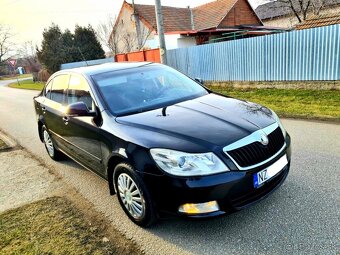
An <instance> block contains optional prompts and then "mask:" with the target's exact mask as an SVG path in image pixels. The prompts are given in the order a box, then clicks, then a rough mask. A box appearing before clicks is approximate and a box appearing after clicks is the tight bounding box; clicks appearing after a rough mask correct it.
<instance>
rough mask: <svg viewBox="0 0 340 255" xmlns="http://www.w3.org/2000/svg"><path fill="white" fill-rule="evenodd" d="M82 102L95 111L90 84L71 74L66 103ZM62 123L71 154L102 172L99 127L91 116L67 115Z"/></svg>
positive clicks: (79, 76) (82, 78) (77, 75)
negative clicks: (65, 120)
mask: <svg viewBox="0 0 340 255" xmlns="http://www.w3.org/2000/svg"><path fill="white" fill-rule="evenodd" d="M76 102H84V103H85V104H86V106H87V108H88V109H89V111H92V112H94V111H96V105H95V102H94V100H93V97H92V96H91V92H90V86H89V84H88V83H87V81H86V79H85V78H84V77H83V76H81V75H79V74H71V77H70V82H69V87H68V91H67V103H68V104H72V103H76ZM67 118H68V120H67V122H65V123H64V127H63V128H64V129H65V134H66V137H65V138H66V140H67V141H68V143H69V145H70V146H71V148H72V151H71V153H72V155H71V156H73V157H74V158H75V159H76V160H78V161H79V162H80V163H82V164H83V165H85V166H87V167H89V168H91V169H92V170H94V171H96V172H98V173H99V174H102V173H103V170H104V169H103V164H102V153H101V147H100V137H101V136H100V135H99V133H100V127H99V126H98V125H99V124H98V123H97V122H96V121H95V119H94V117H92V116H67Z"/></svg>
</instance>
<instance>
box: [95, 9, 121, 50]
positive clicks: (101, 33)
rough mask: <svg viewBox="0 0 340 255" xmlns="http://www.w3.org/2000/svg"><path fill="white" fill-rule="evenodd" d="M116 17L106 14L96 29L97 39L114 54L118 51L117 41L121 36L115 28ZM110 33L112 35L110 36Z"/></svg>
mask: <svg viewBox="0 0 340 255" xmlns="http://www.w3.org/2000/svg"><path fill="white" fill-rule="evenodd" d="M115 23H116V17H115V18H113V17H112V16H108V17H107V19H106V20H105V21H104V22H101V23H100V24H99V25H98V27H97V30H96V35H97V38H98V40H99V41H100V42H101V43H102V45H104V46H105V47H107V48H108V49H109V50H110V55H112V56H114V55H116V54H117V53H118V43H119V42H120V40H121V38H120V35H119V33H117V34H116V33H115V32H113V31H114V30H115ZM111 35H114V36H113V37H111Z"/></svg>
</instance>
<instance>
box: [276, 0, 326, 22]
mask: <svg viewBox="0 0 340 255" xmlns="http://www.w3.org/2000/svg"><path fill="white" fill-rule="evenodd" d="M325 1H326V0H277V1H276V2H275V5H273V7H271V8H273V9H279V8H281V9H288V10H290V11H291V12H292V14H294V16H295V17H296V18H297V20H298V21H299V23H301V22H302V21H304V20H306V19H307V15H308V13H310V12H312V13H313V14H314V15H319V13H320V11H321V10H322V8H324V6H325Z"/></svg>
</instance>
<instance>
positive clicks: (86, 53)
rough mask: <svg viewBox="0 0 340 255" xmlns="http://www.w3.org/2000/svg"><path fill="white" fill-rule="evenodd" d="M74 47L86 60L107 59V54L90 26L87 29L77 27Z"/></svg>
mask: <svg viewBox="0 0 340 255" xmlns="http://www.w3.org/2000/svg"><path fill="white" fill-rule="evenodd" d="M74 45H75V47H76V48H77V49H78V50H80V53H81V56H82V58H85V59H86V60H91V59H100V58H105V52H104V50H103V48H102V46H101V45H100V42H99V41H98V39H97V37H96V33H95V32H94V30H93V28H92V26H90V25H89V26H88V27H87V28H86V27H80V26H76V29H75V30H74Z"/></svg>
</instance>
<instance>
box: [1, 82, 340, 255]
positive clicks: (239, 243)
mask: <svg viewBox="0 0 340 255" xmlns="http://www.w3.org/2000/svg"><path fill="white" fill-rule="evenodd" d="M8 82H9V81H6V82H1V81H0V128H1V129H2V130H3V131H5V132H7V133H8V134H10V135H11V136H12V137H14V138H15V139H16V140H17V141H18V142H19V143H20V144H21V145H22V146H24V147H25V148H27V150H29V151H30V152H31V153H32V154H33V155H35V156H36V157H39V158H40V159H42V160H43V161H44V162H45V163H46V164H47V165H48V166H49V167H50V168H53V169H54V170H55V171H57V172H58V173H59V174H60V175H61V176H62V177H63V178H64V179H65V181H66V182H68V183H69V184H71V185H73V186H74V187H75V188H76V189H77V190H78V192H79V193H80V194H81V195H83V196H84V197H85V198H86V199H88V200H89V201H90V202H91V203H92V204H93V207H94V209H96V210H97V211H99V212H101V213H102V214H103V215H105V217H107V219H109V220H110V221H111V222H112V224H113V225H114V226H115V227H116V228H117V229H118V230H120V231H121V232H122V233H124V234H125V235H126V236H127V237H128V238H131V239H133V240H134V241H136V242H137V243H138V244H139V245H141V246H142V247H143V249H144V250H145V252H146V253H147V254H192V253H193V254H339V247H340V222H339V221H340V220H339V219H340V189H339V183H340V125H337V124H329V123H322V122H311V121H300V120H283V122H284V124H285V126H286V129H287V130H288V132H289V133H290V134H291V136H292V141H293V144H292V146H293V159H292V165H291V172H290V174H289V176H288V178H287V180H286V182H285V183H284V184H283V186H282V187H281V188H280V189H278V190H277V191H276V192H275V193H274V194H273V195H272V196H270V197H268V198H267V199H265V200H263V201H262V202H260V203H257V204H256V205H254V206H252V207H250V208H248V209H246V210H244V211H241V212H238V213H236V214H233V215H229V216H224V217H220V218H215V219H209V220H203V221H202V220H201V221H192V220H185V219H169V220H165V221H162V222H160V223H159V224H157V225H156V226H154V227H153V228H152V229H147V230H144V229H141V228H139V227H137V226H135V225H134V224H133V223H131V222H130V221H129V220H128V219H127V217H126V216H125V215H124V213H123V212H122V210H121V209H120V207H119V204H118V201H117V198H116V196H113V197H112V196H109V194H108V187H107V184H106V182H105V181H103V180H102V179H100V178H99V177H97V176H95V175H94V174H92V173H90V172H89V171H87V170H85V169H83V168H82V167H80V166H78V165H77V164H75V163H74V162H72V161H71V160H66V161H64V162H61V163H57V162H53V161H52V160H51V159H50V158H49V157H48V155H47V153H46V152H45V148H44V146H43V144H42V143H41V142H40V141H39V139H38V134H37V125H36V118H35V114H34V109H33V102H32V98H33V96H34V95H36V94H38V92H35V91H26V90H18V89H11V88H7V87H5V86H4V85H5V84H6V83H8ZM28 192H29V191H28Z"/></svg>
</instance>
